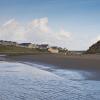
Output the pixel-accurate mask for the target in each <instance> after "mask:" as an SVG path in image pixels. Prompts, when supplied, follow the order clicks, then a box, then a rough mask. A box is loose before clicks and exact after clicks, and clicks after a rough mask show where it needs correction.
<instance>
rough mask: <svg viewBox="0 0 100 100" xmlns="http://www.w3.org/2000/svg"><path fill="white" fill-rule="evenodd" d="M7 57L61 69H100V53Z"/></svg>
mask: <svg viewBox="0 0 100 100" xmlns="http://www.w3.org/2000/svg"><path fill="white" fill-rule="evenodd" d="M6 59H11V60H15V61H24V62H34V63H40V64H47V65H48V64H49V65H51V66H54V67H55V68H61V69H77V70H78V69H79V70H98V71H100V55H95V54H94V55H70V56H68V55H62V54H34V55H18V56H8V57H6Z"/></svg>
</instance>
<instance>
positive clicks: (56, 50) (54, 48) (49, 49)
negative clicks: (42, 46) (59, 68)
mask: <svg viewBox="0 0 100 100" xmlns="http://www.w3.org/2000/svg"><path fill="white" fill-rule="evenodd" d="M48 51H49V52H50V53H59V50H58V48H57V47H50V48H48Z"/></svg>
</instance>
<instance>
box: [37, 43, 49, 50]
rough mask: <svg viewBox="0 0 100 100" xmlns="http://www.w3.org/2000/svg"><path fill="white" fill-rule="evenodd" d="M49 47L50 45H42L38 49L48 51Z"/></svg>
mask: <svg viewBox="0 0 100 100" xmlns="http://www.w3.org/2000/svg"><path fill="white" fill-rule="evenodd" d="M48 47H49V45H48V44H41V45H37V48H39V49H44V50H45V49H48Z"/></svg>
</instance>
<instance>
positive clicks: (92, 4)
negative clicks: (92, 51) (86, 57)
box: [0, 0, 100, 50]
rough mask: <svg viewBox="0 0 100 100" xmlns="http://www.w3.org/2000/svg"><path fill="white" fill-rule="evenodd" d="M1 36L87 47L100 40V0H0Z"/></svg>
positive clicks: (65, 45)
mask: <svg viewBox="0 0 100 100" xmlns="http://www.w3.org/2000/svg"><path fill="white" fill-rule="evenodd" d="M0 39H2V40H13V41H17V42H33V43H49V44H50V45H57V46H61V47H66V48H68V49H69V50H86V49H88V47H89V46H90V45H91V44H92V43H94V42H96V41H98V40H100V0H0Z"/></svg>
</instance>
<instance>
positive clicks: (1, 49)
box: [0, 45, 40, 54]
mask: <svg viewBox="0 0 100 100" xmlns="http://www.w3.org/2000/svg"><path fill="white" fill-rule="evenodd" d="M38 52H40V51H39V50H37V49H33V48H32V49H31V48H24V47H17V46H5V45H0V53H4V54H5V53H6V54H11V53H12V54H14V53H23V54H27V53H38Z"/></svg>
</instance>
